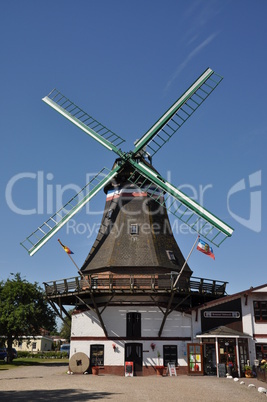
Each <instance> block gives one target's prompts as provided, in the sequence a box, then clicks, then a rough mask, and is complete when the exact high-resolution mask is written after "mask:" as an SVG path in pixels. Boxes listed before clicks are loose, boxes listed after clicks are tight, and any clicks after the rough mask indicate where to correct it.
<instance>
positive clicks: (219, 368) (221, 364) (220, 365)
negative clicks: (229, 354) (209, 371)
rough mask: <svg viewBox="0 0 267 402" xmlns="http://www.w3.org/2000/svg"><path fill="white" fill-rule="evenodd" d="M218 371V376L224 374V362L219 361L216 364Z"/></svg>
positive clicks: (223, 375)
mask: <svg viewBox="0 0 267 402" xmlns="http://www.w3.org/2000/svg"><path fill="white" fill-rule="evenodd" d="M218 372H219V377H225V376H226V367H225V364H224V363H219V364H218Z"/></svg>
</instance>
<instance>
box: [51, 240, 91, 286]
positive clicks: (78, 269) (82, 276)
mask: <svg viewBox="0 0 267 402" xmlns="http://www.w3.org/2000/svg"><path fill="white" fill-rule="evenodd" d="M57 241H58V242H59V244H60V245H61V246H62V248H63V250H64V251H65V252H66V253H67V254H68V256H69V257H70V259H71V261H72V262H73V264H74V265H75V267H76V269H77V271H78V273H79V275H80V276H81V278H84V275H83V273H82V271H81V270H80V268H79V267H78V265H77V264H76V262H75V261H74V259H73V258H72V256H71V255H70V254H69V252H71V251H70V250H69V248H68V247H66V246H64V244H62V243H61V241H60V239H57ZM66 249H68V251H69V252H68V251H66Z"/></svg>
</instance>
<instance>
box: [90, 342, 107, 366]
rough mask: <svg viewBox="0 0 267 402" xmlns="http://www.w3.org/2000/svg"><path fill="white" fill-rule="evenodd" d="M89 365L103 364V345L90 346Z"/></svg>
mask: <svg viewBox="0 0 267 402" xmlns="http://www.w3.org/2000/svg"><path fill="white" fill-rule="evenodd" d="M90 359H91V366H104V345H91V346H90Z"/></svg>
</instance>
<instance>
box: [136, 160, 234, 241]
mask: <svg viewBox="0 0 267 402" xmlns="http://www.w3.org/2000/svg"><path fill="white" fill-rule="evenodd" d="M135 167H136V169H135V171H134V172H133V173H132V175H131V176H130V178H129V181H131V182H132V183H133V184H137V183H140V182H142V186H146V187H147V188H153V191H148V192H147V195H148V196H149V197H151V198H153V199H154V200H156V201H157V202H158V203H159V204H160V205H162V206H164V207H166V208H167V210H168V211H169V212H171V213H172V214H173V215H174V216H176V217H177V218H179V219H180V220H181V221H182V222H183V223H186V224H187V225H188V226H189V227H190V228H191V229H192V230H194V231H196V232H198V233H199V234H200V235H201V236H203V237H204V238H205V239H207V240H208V241H209V242H211V243H213V244H214V245H216V246H217V247H219V246H220V245H221V244H222V242H223V241H224V240H225V239H226V238H227V237H230V236H231V235H232V233H233V229H232V228H231V227H230V226H228V225H227V224H226V223H225V222H223V221H222V220H220V219H219V218H217V217H216V216H215V215H213V214H212V213H211V212H209V211H208V210H207V209H205V208H204V207H203V206H201V205H200V204H198V203H197V202H196V201H194V200H192V199H191V198H190V197H188V196H187V195H186V194H184V193H183V192H182V191H180V190H178V189H177V188H176V187H174V186H173V185H172V184H171V183H168V182H167V181H166V180H164V179H163V178H162V177H161V176H159V175H157V174H156V173H155V171H153V170H152V169H150V168H149V167H148V166H147V165H145V164H143V163H142V162H140V163H135ZM142 178H143V180H142ZM163 193H166V194H167V195H166V196H165V197H163V196H162V195H163ZM155 194H159V195H158V196H155Z"/></svg>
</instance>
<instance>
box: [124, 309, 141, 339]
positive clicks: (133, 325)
mask: <svg viewBox="0 0 267 402" xmlns="http://www.w3.org/2000/svg"><path fill="white" fill-rule="evenodd" d="M126 336H127V337H128V338H141V313H127V326H126Z"/></svg>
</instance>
